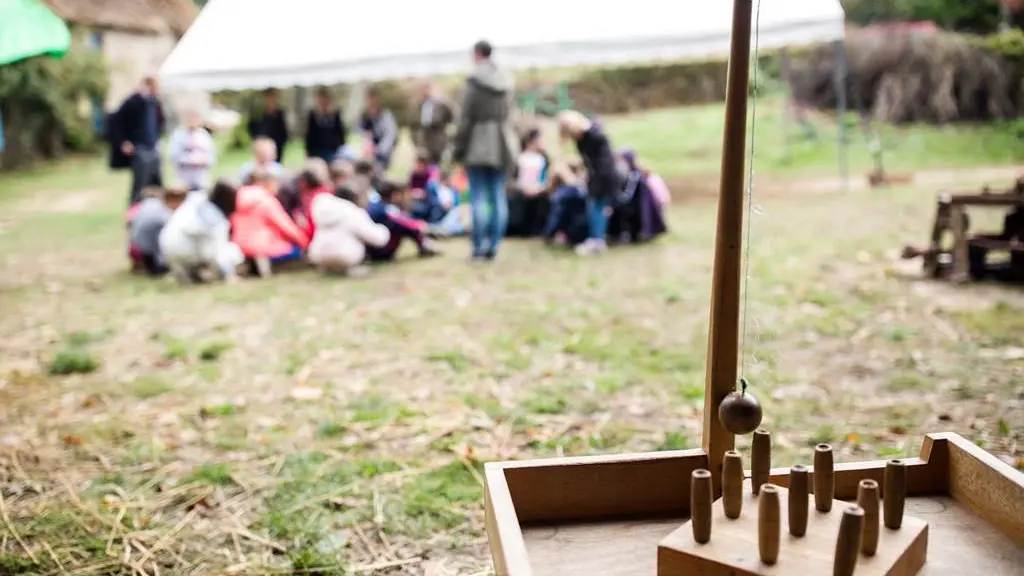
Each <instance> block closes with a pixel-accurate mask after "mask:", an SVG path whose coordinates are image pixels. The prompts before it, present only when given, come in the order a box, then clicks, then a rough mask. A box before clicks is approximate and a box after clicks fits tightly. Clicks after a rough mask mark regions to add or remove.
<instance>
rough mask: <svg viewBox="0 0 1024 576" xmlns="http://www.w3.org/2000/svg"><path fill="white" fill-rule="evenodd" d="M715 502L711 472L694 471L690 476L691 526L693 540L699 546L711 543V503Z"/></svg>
mask: <svg viewBox="0 0 1024 576" xmlns="http://www.w3.org/2000/svg"><path fill="white" fill-rule="evenodd" d="M713 501H714V494H713V488H712V485H711V472H708V471H707V470H704V469H700V470H694V471H693V474H692V475H691V476H690V526H692V527H693V540H694V541H695V542H697V543H699V544H707V543H708V542H710V541H711V503H712V502H713Z"/></svg>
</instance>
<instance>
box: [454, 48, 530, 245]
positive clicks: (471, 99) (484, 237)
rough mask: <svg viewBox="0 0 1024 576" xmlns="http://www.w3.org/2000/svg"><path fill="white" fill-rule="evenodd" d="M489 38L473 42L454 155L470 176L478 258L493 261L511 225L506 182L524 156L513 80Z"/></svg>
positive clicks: (473, 237)
mask: <svg viewBox="0 0 1024 576" xmlns="http://www.w3.org/2000/svg"><path fill="white" fill-rule="evenodd" d="M491 52H492V48H491V45H490V43H488V42H486V41H480V42H477V43H476V45H475V46H473V60H474V62H475V66H474V69H473V72H472V73H471V74H470V76H469V78H468V79H467V80H466V93H465V96H464V99H463V102H462V110H461V114H460V118H459V127H458V130H457V131H456V134H455V141H454V143H453V149H452V159H453V160H455V161H456V162H458V163H460V164H462V166H463V167H464V168H465V169H466V175H467V176H468V177H469V200H470V204H471V206H472V214H473V231H472V234H471V238H472V243H473V244H472V246H473V256H472V257H473V260H474V261H477V262H480V261H484V262H486V261H490V260H493V259H494V258H495V257H496V256H497V254H498V246H499V244H500V243H501V240H502V237H503V236H504V235H505V231H506V229H507V227H508V197H507V196H506V190H505V186H506V182H507V177H508V174H509V173H511V172H512V168H513V166H514V165H515V161H516V158H517V157H518V156H519V139H518V138H517V136H516V132H515V128H514V126H513V125H512V122H511V112H512V106H513V99H514V98H515V91H514V87H515V86H514V84H515V83H514V80H513V78H512V77H511V76H510V75H508V74H506V73H505V71H504V70H502V69H501V68H499V67H498V66H497V65H496V64H495V63H494V62H493V61H492V60H491Z"/></svg>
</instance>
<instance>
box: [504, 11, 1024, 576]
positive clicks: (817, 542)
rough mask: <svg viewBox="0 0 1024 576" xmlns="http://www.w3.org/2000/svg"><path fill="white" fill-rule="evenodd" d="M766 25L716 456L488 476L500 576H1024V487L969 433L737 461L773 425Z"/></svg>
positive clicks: (738, 48) (713, 442)
mask: <svg viewBox="0 0 1024 576" xmlns="http://www.w3.org/2000/svg"><path fill="white" fill-rule="evenodd" d="M752 12H753V5H752V0H734V2H733V30H732V46H731V51H730V58H729V80H728V87H727V91H726V118H725V131H724V132H725V134H724V138H723V154H722V175H721V187H720V188H721V189H720V196H719V202H718V222H717V237H716V243H715V261H714V268H713V279H712V290H711V294H712V300H711V310H710V331H709V335H708V357H707V378H706V382H705V406H704V431H703V437H702V444H703V447H702V448H701V449H697V450H681V451H674V452H656V453H643V454H622V455H608V456H590V457H577V458H552V459H543V460H531V461H515V462H495V463H489V464H487V465H486V470H485V479H486V490H485V499H486V501H485V506H486V521H487V534H488V539H489V542H490V549H491V556H492V558H493V560H494V568H495V572H496V573H497V574H498V576H684V575H697V574H700V575H702V576H719V575H721V576H726V575H730V576H732V575H736V576H744V575H745V576H751V575H754V576H761V575H773V576H820V575H825V576H827V575H828V574H834V575H842V576H879V575H891V576H913V575H925V576H954V575H955V576H1002V575H1006V576H1016V575H1020V574H1024V475H1022V474H1020V473H1019V472H1017V471H1016V470H1014V469H1013V468H1011V467H1010V466H1008V465H1006V464H1005V463H1003V462H1001V461H1000V460H998V459H997V458H995V457H994V456H992V455H990V454H988V453H986V452H985V451H984V450H982V449H981V448H978V447H977V446H976V445H974V444H973V443H972V442H970V441H968V440H966V439H964V438H962V437H960V436H958V435H956V434H948V433H941V434H928V435H927V436H926V437H925V439H924V444H923V445H922V448H921V453H920V456H919V457H917V458H905V459H901V460H900V461H898V462H895V461H889V462H886V461H874V462H858V463H849V464H843V463H834V462H832V459H831V454H832V453H831V449H830V448H829V447H827V446H819V447H816V448H815V453H814V466H813V467H806V468H805V467H799V466H795V467H793V468H776V469H773V468H771V455H770V448H771V443H770V435H768V434H767V433H765V432H763V431H758V432H756V433H755V436H754V442H753V444H752V449H751V452H752V454H751V456H750V470H749V471H744V468H745V466H743V459H744V458H743V456H741V455H739V454H737V453H735V452H734V448H735V435H736V434H746V433H750V432H753V431H754V428H756V427H757V425H758V423H759V422H760V408H759V407H757V405H756V402H754V401H753V400H752V398H751V397H748V396H747V395H746V394H745V390H744V391H743V392H737V390H736V387H737V382H738V380H739V378H738V376H739V374H738V369H737V368H738V366H737V364H738V362H737V359H738V344H739V320H740V295H741V293H740V286H741V261H742V253H741V246H742V244H743V242H742V238H743V214H744V172H745V169H744V167H745V155H746V141H745V139H746V113H747V87H748V76H749V66H750V37H751V22H752ZM723 403H724V404H726V408H725V409H723V410H721V411H720V408H721V407H722V405H723ZM734 409H735V410H734ZM720 412H721V414H720ZM755 490H756V494H755ZM737 510H738V512H737Z"/></svg>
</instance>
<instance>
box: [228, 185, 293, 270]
mask: <svg viewBox="0 0 1024 576" xmlns="http://www.w3.org/2000/svg"><path fill="white" fill-rule="evenodd" d="M276 194H277V179H276V178H274V176H273V175H272V174H271V173H270V172H268V171H266V170H263V169H257V170H256V171H255V172H253V174H252V184H251V185H249V186H243V187H242V188H241V189H239V190H238V195H237V199H236V201H235V212H234V213H233V214H232V215H231V241H232V242H234V243H235V244H236V245H238V247H239V248H240V249H241V250H242V254H243V255H245V258H246V260H248V261H250V262H251V263H252V268H255V271H256V273H257V274H259V276H260V277H262V278H267V277H269V276H270V275H271V271H272V268H273V267H274V266H277V265H280V264H283V263H285V262H294V261H296V260H299V259H301V258H302V253H303V251H304V250H305V249H306V247H307V246H309V237H308V236H307V235H306V233H305V232H303V230H302V229H301V228H299V226H298V224H296V223H295V222H294V221H293V220H292V219H291V217H290V216H288V213H287V212H285V209H284V207H283V206H281V202H280V201H279V200H278V199H277V196H276Z"/></svg>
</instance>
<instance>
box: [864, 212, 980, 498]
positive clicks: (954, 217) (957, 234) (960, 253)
mask: <svg viewBox="0 0 1024 576" xmlns="http://www.w3.org/2000/svg"><path fill="white" fill-rule="evenodd" d="M949 225H950V229H951V230H952V231H953V276H952V278H951V279H952V280H953V282H956V283H958V284H964V283H966V282H968V281H969V280H970V279H971V275H970V266H971V265H970V257H969V253H968V250H967V217H966V212H965V210H964V206H963V205H962V204H952V205H951V206H950V208H949ZM882 491H883V493H884V491H885V487H884V486H883V487H882Z"/></svg>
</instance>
